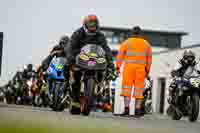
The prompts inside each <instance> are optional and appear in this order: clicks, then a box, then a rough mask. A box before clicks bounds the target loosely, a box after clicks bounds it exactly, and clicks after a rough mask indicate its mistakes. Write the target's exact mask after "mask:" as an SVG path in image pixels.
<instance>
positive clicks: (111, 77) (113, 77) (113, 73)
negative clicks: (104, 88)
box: [106, 68, 118, 81]
mask: <svg viewBox="0 0 200 133" xmlns="http://www.w3.org/2000/svg"><path fill="white" fill-rule="evenodd" d="M117 77H118V75H117V73H116V71H115V70H114V69H110V68H108V70H107V78H106V79H107V80H112V81H114V80H116V78H117Z"/></svg>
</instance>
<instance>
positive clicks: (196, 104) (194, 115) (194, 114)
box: [189, 93, 199, 122]
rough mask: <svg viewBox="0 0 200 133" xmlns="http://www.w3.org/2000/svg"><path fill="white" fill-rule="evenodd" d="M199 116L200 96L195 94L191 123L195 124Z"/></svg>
mask: <svg viewBox="0 0 200 133" xmlns="http://www.w3.org/2000/svg"><path fill="white" fill-rule="evenodd" d="M198 115H199V95H198V94H197V93H194V94H193V95H192V97H191V111H190V113H189V121H191V122H195V121H196V120H197V118H198Z"/></svg>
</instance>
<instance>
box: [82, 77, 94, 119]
mask: <svg viewBox="0 0 200 133" xmlns="http://www.w3.org/2000/svg"><path fill="white" fill-rule="evenodd" d="M94 86H95V81H94V79H92V78H90V79H88V80H87V81H86V87H85V89H84V91H85V96H84V97H82V98H81V99H80V103H81V113H82V114H83V115H85V116H88V115H89V114H90V111H91V107H92V105H93V89H94Z"/></svg>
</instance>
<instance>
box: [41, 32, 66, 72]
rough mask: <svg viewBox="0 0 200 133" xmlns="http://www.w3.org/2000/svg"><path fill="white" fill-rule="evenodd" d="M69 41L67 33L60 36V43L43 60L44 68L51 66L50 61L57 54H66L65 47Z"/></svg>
mask: <svg viewBox="0 0 200 133" xmlns="http://www.w3.org/2000/svg"><path fill="white" fill-rule="evenodd" d="M68 42H69V37H68V36H67V35H64V36H62V37H61V38H60V41H59V44H57V45H56V46H54V47H53V49H52V50H51V51H50V54H49V55H48V56H47V57H46V58H45V59H44V60H43V61H42V69H43V70H44V71H45V70H47V68H48V67H49V63H50V62H51V60H52V59H53V57H54V56H55V55H57V56H63V57H64V56H65V55H64V54H65V53H64V48H65V47H66V45H67V44H68Z"/></svg>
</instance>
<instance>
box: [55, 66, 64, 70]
mask: <svg viewBox="0 0 200 133" xmlns="http://www.w3.org/2000/svg"><path fill="white" fill-rule="evenodd" d="M63 67H64V66H63V65H57V66H56V69H57V70H62V69H63Z"/></svg>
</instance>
